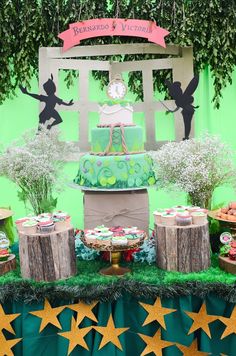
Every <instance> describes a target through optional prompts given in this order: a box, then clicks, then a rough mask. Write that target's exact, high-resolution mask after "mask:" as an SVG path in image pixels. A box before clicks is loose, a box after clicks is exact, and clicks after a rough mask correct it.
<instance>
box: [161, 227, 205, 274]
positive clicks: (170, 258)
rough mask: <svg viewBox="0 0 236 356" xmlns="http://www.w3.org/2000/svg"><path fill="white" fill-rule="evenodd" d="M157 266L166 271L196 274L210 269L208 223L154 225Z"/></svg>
mask: <svg viewBox="0 0 236 356" xmlns="http://www.w3.org/2000/svg"><path fill="white" fill-rule="evenodd" d="M155 231H156V250H157V265H158V267H159V268H162V269H164V270H167V271H179V272H186V273H189V272H197V271H201V270H204V269H207V268H209V267H210V242H209V231H208V223H206V224H205V225H191V227H190V226H183V227H182V226H176V225H175V226H163V225H159V224H158V225H156V226H155Z"/></svg>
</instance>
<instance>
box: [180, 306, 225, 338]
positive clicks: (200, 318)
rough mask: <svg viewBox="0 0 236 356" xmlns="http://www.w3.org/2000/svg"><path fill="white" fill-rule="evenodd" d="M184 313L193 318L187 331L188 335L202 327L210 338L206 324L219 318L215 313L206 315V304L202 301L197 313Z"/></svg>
mask: <svg viewBox="0 0 236 356" xmlns="http://www.w3.org/2000/svg"><path fill="white" fill-rule="evenodd" d="M185 313H186V314H187V315H188V316H189V317H190V318H191V319H192V320H193V324H192V326H191V328H190V330H189V332H188V335H189V334H191V333H193V332H194V331H195V330H198V329H202V330H204V331H205V333H206V334H207V335H208V337H209V338H211V333H210V329H209V326H208V324H210V323H212V322H213V321H215V320H217V319H219V317H218V316H217V315H208V314H207V310H206V304H205V303H203V304H202V306H201V308H200V310H199V312H198V313H193V312H187V311H185Z"/></svg>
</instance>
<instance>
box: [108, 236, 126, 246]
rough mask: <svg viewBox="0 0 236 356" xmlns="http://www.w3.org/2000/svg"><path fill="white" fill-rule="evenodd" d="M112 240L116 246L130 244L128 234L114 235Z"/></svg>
mask: <svg viewBox="0 0 236 356" xmlns="http://www.w3.org/2000/svg"><path fill="white" fill-rule="evenodd" d="M111 241H112V245H114V246H119V245H120V246H126V245H127V244H128V239H127V238H126V236H113V237H112V240H111Z"/></svg>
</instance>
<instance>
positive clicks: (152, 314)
mask: <svg viewBox="0 0 236 356" xmlns="http://www.w3.org/2000/svg"><path fill="white" fill-rule="evenodd" d="M139 304H140V305H141V306H142V307H143V308H144V309H145V310H146V311H147V312H148V316H147V317H146V319H145V320H144V322H143V326H144V325H147V324H149V323H151V322H152V321H154V320H156V321H157V322H158V323H159V324H160V325H161V327H162V328H163V329H165V330H166V324H165V319H164V316H165V315H166V314H170V313H173V312H175V311H176V309H170V308H164V307H163V306H162V305H161V299H160V298H157V299H156V301H155V303H154V304H153V305H152V304H145V303H141V302H139Z"/></svg>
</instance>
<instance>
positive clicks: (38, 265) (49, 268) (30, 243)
mask: <svg viewBox="0 0 236 356" xmlns="http://www.w3.org/2000/svg"><path fill="white" fill-rule="evenodd" d="M19 253H20V265H21V274H22V277H23V278H30V279H34V280H36V281H48V282H50V281H55V280H59V279H66V278H69V277H71V276H73V275H75V274H76V272H77V269H76V255H75V238H74V230H73V229H68V230H66V231H62V232H53V233H51V234H42V235H40V234H35V235H29V236H28V235H24V234H23V233H20V238H19Z"/></svg>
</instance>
